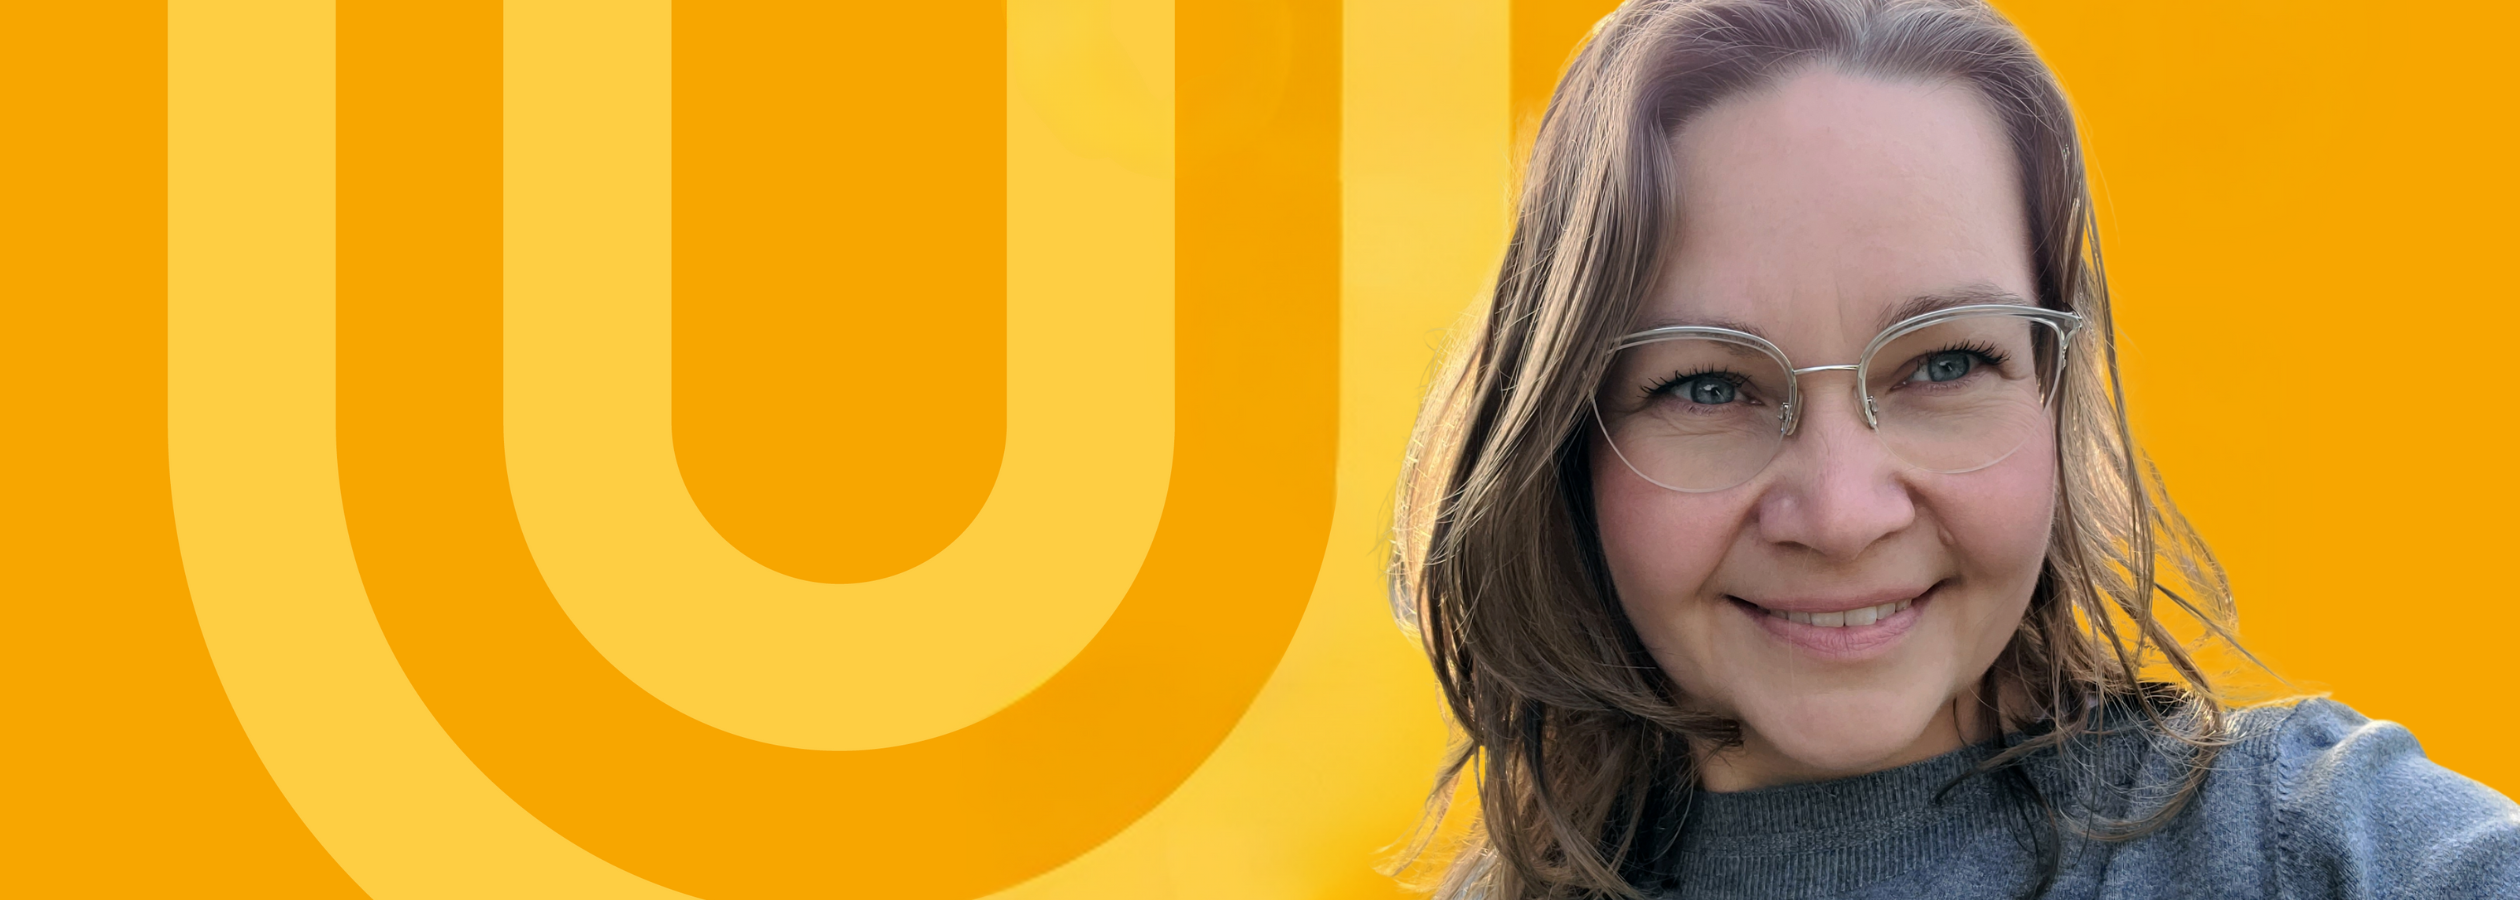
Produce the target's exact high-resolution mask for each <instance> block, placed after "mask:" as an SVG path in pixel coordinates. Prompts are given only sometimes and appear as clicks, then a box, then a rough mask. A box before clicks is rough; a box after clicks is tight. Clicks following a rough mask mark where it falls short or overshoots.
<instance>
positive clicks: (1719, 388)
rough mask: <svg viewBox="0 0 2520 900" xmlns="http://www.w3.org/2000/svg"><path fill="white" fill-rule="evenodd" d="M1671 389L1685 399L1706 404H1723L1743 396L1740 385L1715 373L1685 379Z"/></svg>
mask: <svg viewBox="0 0 2520 900" xmlns="http://www.w3.org/2000/svg"><path fill="white" fill-rule="evenodd" d="M1671 390H1672V392H1673V393H1676V394H1679V395H1680V397H1681V399H1683V400H1687V401H1689V402H1691V403H1697V404H1702V405H1706V406H1722V405H1724V404H1726V403H1731V402H1733V401H1734V400H1737V399H1740V397H1741V388H1740V387H1739V386H1737V385H1735V384H1733V383H1732V382H1731V381H1729V380H1726V379H1724V378H1720V377H1717V376H1714V375H1700V376H1697V377H1695V378H1690V379H1687V380H1684V381H1682V382H1680V383H1679V384H1675V385H1672V386H1671Z"/></svg>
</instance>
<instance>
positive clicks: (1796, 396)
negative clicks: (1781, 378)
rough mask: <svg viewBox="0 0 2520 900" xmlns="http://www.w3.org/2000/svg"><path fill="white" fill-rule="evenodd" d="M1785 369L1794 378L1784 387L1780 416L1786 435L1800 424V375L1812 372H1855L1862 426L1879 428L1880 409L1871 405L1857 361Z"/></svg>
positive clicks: (1790, 434) (1869, 393)
mask: <svg viewBox="0 0 2520 900" xmlns="http://www.w3.org/2000/svg"><path fill="white" fill-rule="evenodd" d="M1786 371H1787V372H1788V373H1790V374H1792V375H1793V379H1794V380H1793V384H1792V385H1790V386H1788V387H1787V388H1786V390H1787V391H1788V397H1789V399H1787V400H1786V401H1785V410H1784V412H1785V414H1784V415H1783V416H1782V417H1781V418H1783V419H1784V420H1785V431H1784V434H1785V436H1786V437H1792V436H1793V435H1794V431H1795V430H1796V429H1798V428H1800V427H1801V425H1802V377H1803V376H1804V375H1808V374H1811V373H1813V372H1853V373H1855V396H1856V397H1858V398H1860V399H1862V400H1863V401H1864V404H1863V405H1864V427H1867V428H1870V429H1872V430H1874V431H1880V430H1881V410H1880V408H1879V407H1876V406H1874V405H1873V398H1872V392H1871V391H1868V390H1865V389H1864V367H1863V366H1862V365H1860V364H1857V363H1839V364H1837V365H1834V366H1804V367H1802V368H1799V369H1788V370H1786Z"/></svg>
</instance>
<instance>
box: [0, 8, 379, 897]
mask: <svg viewBox="0 0 2520 900" xmlns="http://www.w3.org/2000/svg"><path fill="white" fill-rule="evenodd" d="M188 11H189V9H188V8H187V9H183V10H179V18H180V14H181V13H182V12H188ZM167 12H168V11H167V10H166V8H165V7H164V5H162V4H157V3H141V2H94V3H53V4H35V5H27V4H18V5H14V6H12V7H10V9H9V12H8V24H7V25H6V27H0V84H6V85H9V88H8V89H7V90H0V122H5V123H7V126H6V127H7V128H8V134H9V139H8V140H7V141H6V142H0V197H6V198H8V199H7V200H6V201H5V208H6V212H5V214H0V272H5V273H7V274H6V275H5V279H6V280H5V284H6V287H4V288H0V322H5V323H6V324H5V325H0V385H6V387H5V388H0V422H5V423H7V424H6V425H4V426H0V429H5V433H6V439H5V440H0V473H6V474H5V477H6V478H7V481H8V487H7V488H6V489H0V498H5V499H0V509H5V510H6V515H0V607H5V608H6V610H7V615H8V625H7V627H5V628H0V684H6V685H8V697H9V700H8V705H7V709H6V712H5V713H0V715H5V717H6V721H7V724H6V726H4V727H5V731H6V733H7V740H6V741H5V742H0V767H5V768H6V771H7V773H8V783H9V786H8V789H7V799H6V800H5V801H0V803H5V806H6V817H5V820H0V894H5V895H7V896H11V897H95V896H107V895H110V896H130V897H193V896H212V895H220V896H286V897H296V898H319V897H321V898H348V897H358V896H361V895H360V893H359V889H358V886H357V885H355V884H352V883H351V881H350V879H349V878H348V877H347V876H346V875H344V874H343V873H342V871H341V867H340V866H339V865H337V864H335V863H334V861H333V860H332V859H331V858H330V857H328V856H326V855H325V854H324V849H323V847H321V846H319V845H318V844H317V843H316V841H315V838H314V836H313V835H311V834H309V833H308V832H307V829H306V826H305V825H304V824H303V823H301V822H300V821H299V820H298V817H297V814H296V813H295V812H293V811H292V810H291V809H290V808H289V803H288V801H287V800H286V799H284V798H283V797H282V795H281V793H280V791H279V790H278V789H277V788H276V787H275V786H274V785H273V784H272V779H271V776H270V775H269V774H268V773H266V772H265V771H264V769H263V764H262V762H261V760H259V759H258V758H257V757H256V754H255V748H254V746H253V745H252V744H251V743H249V742H248V738H247V736H246V733H245V731H244V729H242V728H240V727H238V726H239V723H238V721H237V717H236V714H235V712H234V711H233V710H232V708H231V707H230V705H229V703H228V697H227V695H226V693H225V692H224V691H222V690H221V687H220V684H219V673H218V672H217V671H216V670H215V669H214V668H213V664H212V660H211V658H210V655H209V653H208V652H207V649H206V648H205V647H204V646H203V645H202V639H201V632H200V630H199V627H198V620H197V618H196V617H195V615H194V612H193V609H192V603H191V597H190V596H188V593H187V591H186V585H185V577H184V568H183V560H182V558H181V556H180V555H179V552H178V548H177V543H176V535H175V521H174V512H173V509H172V507H171V505H170V503H171V501H170V499H169V497H168V492H167V482H166V476H167V458H166V428H167V421H166V391H167V374H168V373H167V369H166V343H165V340H166V317H165V313H166V306H165V300H166V293H165V292H166V278H167V260H166V250H167V233H166V227H167V204H168V201H169V199H170V198H169V196H168V194H167V165H168V162H169V160H168V157H167V141H168V138H169V136H170V126H173V128H172V131H173V132H175V134H176V135H178V136H180V135H181V134H182V133H183V131H184V128H183V127H182V126H183V125H185V124H187V123H170V122H169V121H168V116H167V113H168V107H167V102H168V93H169V92H170V91H171V90H172V91H177V92H180V91H182V90H183V89H185V88H186V87H188V86H187V85H183V84H180V83H179V84H173V85H170V84H169V83H168V75H169V61H168V59H167V50H168V48H167V34H166V31H167V25H168V15H167ZM179 70H180V67H179ZM179 77H180V76H179Z"/></svg>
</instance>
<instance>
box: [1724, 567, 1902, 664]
mask: <svg viewBox="0 0 2520 900" xmlns="http://www.w3.org/2000/svg"><path fill="white" fill-rule="evenodd" d="M1940 587H1941V586H1940V585H1936V586H1935V588H1940ZM1934 592H1935V591H1934V589H1928V590H1926V591H1925V592H1924V593H1922V594H1919V595H1917V596H1914V597H1909V598H1907V599H1904V600H1890V601H1885V602H1881V603H1875V604H1871V605H1869V606H1858V607H1854V608H1852V609H1848V608H1844V607H1840V608H1838V609H1833V610H1827V611H1823V612H1813V611H1803V610H1788V609H1771V608H1768V607H1765V606H1760V605H1758V604H1755V603H1751V602H1750V601H1747V600H1743V599H1741V598H1738V597H1735V598H1732V599H1733V603H1734V604H1735V605H1736V606H1738V607H1740V608H1741V611H1742V612H1743V613H1746V614H1748V615H1749V616H1750V617H1751V620H1752V621H1754V622H1757V623H1758V624H1759V626H1760V629H1761V630H1763V631H1766V632H1767V633H1768V634H1769V635H1770V636H1772V637H1775V638H1776V639H1778V640H1780V641H1783V642H1785V643H1787V644H1791V645H1793V646H1795V647H1797V648H1800V649H1802V650H1803V651H1805V652H1808V653H1810V654H1812V655H1814V656H1819V657H1823V658H1827V659H1835V660H1841V661H1853V660H1857V659H1865V658H1869V657H1873V656H1878V655H1880V654H1881V653H1885V652H1888V650H1889V647H1890V645H1891V644H1893V643H1896V642H1897V641H1898V639H1899V637H1900V636H1901V635H1904V634H1906V633H1907V631H1908V629H1909V628H1912V627H1915V625H1916V621H1917V619H1918V618H1919V617H1920V616H1922V615H1923V614H1924V612H1925V610H1924V609H1923V608H1922V604H1924V603H1925V601H1927V600H1928V599H1930V598H1932V597H1933V595H1934ZM1778 605H1779V606H1791V605H1803V604H1797V603H1779V604H1778ZM1830 605H1835V604H1830Z"/></svg>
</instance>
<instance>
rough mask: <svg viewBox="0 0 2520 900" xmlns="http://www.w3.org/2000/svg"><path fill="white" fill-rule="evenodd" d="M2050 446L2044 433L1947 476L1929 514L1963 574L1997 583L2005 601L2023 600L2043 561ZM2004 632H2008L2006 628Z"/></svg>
mask: <svg viewBox="0 0 2520 900" xmlns="http://www.w3.org/2000/svg"><path fill="white" fill-rule="evenodd" d="M2054 448H2055V442H2054V438H2053V437H2050V438H2047V439H2044V440H2041V441H2039V442H2038V443H2036V444H2034V445H2033V446H2029V447H2023V448H2021V450H2020V451H2019V452H2016V453H2014V454H2013V455H2012V456H2011V457H2009V458H2007V459H2005V460H2004V461H2003V462H2001V463H1997V464H1995V465H1993V466H1989V467H1987V468H1985V469H1981V470H1979V471H1977V472H1973V473H1970V474H1969V475H1967V476H1961V477H1959V478H1956V479H1950V480H1948V481H1947V482H1946V490H1945V492H1944V496H1943V497H1942V498H1941V501H1940V502H1939V503H1936V504H1935V505H1937V506H1941V507H1943V508H1941V509H1938V510H1936V511H1935V516H1934V518H1935V520H1936V521H1937V522H1939V523H1941V525H1942V527H1943V529H1944V530H1945V533H1946V535H1947V537H1946V543H1947V545H1948V546H1950V547H1952V548H1953V550H1955V551H1956V555H1957V556H1958V557H1959V562H1960V565H1961V569H1962V572H1963V574H1964V575H1966V576H1967V577H1968V578H1970V579H1971V580H1976V581H1980V582H1981V583H1985V584H1989V585H1995V586H2001V587H2000V590H1999V591H1998V592H1997V593H1998V594H1999V595H2000V596H2003V597H2005V598H2007V600H2008V601H2018V603H2020V604H2027V603H2028V602H2029V597H2030V590H2031V588H2032V587H2033V586H2035V585H2036V584H2037V582H2038V576H2039V571H2040V569H2041V567H2042V566H2043V565H2045V563H2046V561H2047V551H2048V541H2049V539H2050V536H2051V534H2052V532H2053V530H2054V527H2055V513H2056V473H2057V465H2056V452H2055V449H2054ZM2007 605H2012V604H2010V603H2008V604H2007ZM2004 632H2005V634H2006V635H2009V634H2010V633H2011V629H2009V628H2006V629H2004Z"/></svg>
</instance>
